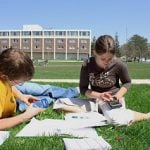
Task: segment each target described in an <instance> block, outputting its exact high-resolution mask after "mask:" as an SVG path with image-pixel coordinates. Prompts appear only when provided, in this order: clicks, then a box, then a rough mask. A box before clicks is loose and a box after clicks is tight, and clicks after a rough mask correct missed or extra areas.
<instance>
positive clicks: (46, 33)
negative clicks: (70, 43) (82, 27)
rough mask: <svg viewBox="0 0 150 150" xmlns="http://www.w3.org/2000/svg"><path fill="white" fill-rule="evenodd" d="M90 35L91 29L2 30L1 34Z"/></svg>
mask: <svg viewBox="0 0 150 150" xmlns="http://www.w3.org/2000/svg"><path fill="white" fill-rule="evenodd" d="M9 35H11V36H20V35H23V36H31V35H35V36H41V35H46V36H54V35H56V36H66V35H67V36H78V35H79V36H90V31H10V32H9V31H1V32H0V36H9Z"/></svg>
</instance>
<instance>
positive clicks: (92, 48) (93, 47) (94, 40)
mask: <svg viewBox="0 0 150 150" xmlns="http://www.w3.org/2000/svg"><path fill="white" fill-rule="evenodd" d="M95 42H96V37H95V36H94V37H93V39H92V41H91V55H92V56H93V51H94V49H95Z"/></svg>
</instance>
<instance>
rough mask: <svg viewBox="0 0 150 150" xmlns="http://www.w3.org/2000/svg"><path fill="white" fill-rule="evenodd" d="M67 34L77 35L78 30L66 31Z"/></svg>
mask: <svg viewBox="0 0 150 150" xmlns="http://www.w3.org/2000/svg"><path fill="white" fill-rule="evenodd" d="M67 35H69V36H78V31H68V32H67Z"/></svg>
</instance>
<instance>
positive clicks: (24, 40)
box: [22, 39, 30, 43]
mask: <svg viewBox="0 0 150 150" xmlns="http://www.w3.org/2000/svg"><path fill="white" fill-rule="evenodd" d="M22 41H23V43H29V41H30V39H22Z"/></svg>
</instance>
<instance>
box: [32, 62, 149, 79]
mask: <svg viewBox="0 0 150 150" xmlns="http://www.w3.org/2000/svg"><path fill="white" fill-rule="evenodd" d="M81 65H82V62H49V64H48V65H47V66H46V67H44V66H39V65H36V66H35V76H34V78H36V79H42V78H43V79H79V74H80V68H81ZM127 66H128V69H129V74H130V76H131V78H132V79H150V63H133V62H132V63H127Z"/></svg>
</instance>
